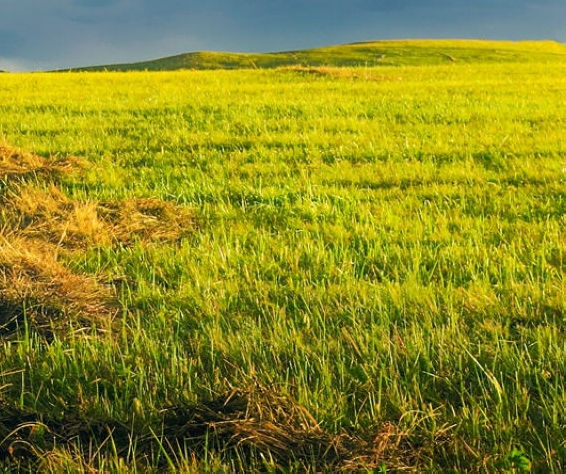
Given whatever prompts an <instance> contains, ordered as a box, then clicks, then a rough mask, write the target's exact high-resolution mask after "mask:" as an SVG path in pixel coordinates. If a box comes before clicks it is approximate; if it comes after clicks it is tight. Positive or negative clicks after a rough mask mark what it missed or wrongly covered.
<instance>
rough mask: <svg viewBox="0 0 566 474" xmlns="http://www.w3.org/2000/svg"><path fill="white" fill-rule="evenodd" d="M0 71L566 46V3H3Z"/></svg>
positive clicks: (47, 0) (57, 0)
mask: <svg viewBox="0 0 566 474" xmlns="http://www.w3.org/2000/svg"><path fill="white" fill-rule="evenodd" d="M0 6H1V12H2V13H1V15H0V69H7V70H12V71H18V70H23V71H29V70H44V69H56V68H67V67H75V66H88V65H95V64H109V63H115V62H131V61H139V60H146V59H154V58H158V57H163V56H169V55H173V54H178V53H183V52H190V51H201V50H209V51H210V50H216V51H246V52H264V51H285V50H290V49H302V48H309V47H316V46H325V45H330V44H340V43H349V42H355V41H369V40H378V39H401V38H485V39H510V40H521V39H553V40H557V41H561V42H566V0H539V1H536V0H201V1H196V0H0Z"/></svg>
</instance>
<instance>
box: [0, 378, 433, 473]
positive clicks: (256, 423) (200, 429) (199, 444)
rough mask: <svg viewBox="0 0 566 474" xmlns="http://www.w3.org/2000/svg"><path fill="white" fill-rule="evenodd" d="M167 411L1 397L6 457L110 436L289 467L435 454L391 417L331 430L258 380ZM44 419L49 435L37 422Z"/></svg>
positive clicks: (360, 466)
mask: <svg viewBox="0 0 566 474" xmlns="http://www.w3.org/2000/svg"><path fill="white" fill-rule="evenodd" d="M160 413H161V418H160V419H154V420H153V422H152V425H153V424H155V426H152V425H150V424H145V423H141V424H140V423H133V420H132V425H131V426H128V425H125V424H123V423H120V422H117V421H112V420H97V419H89V421H88V423H85V421H84V420H83V419H82V418H81V417H80V416H77V415H73V414H70V413H67V414H66V415H65V416H64V418H63V419H57V420H55V419H54V420H50V419H48V418H43V419H40V418H39V417H38V416H37V415H36V416H34V415H33V413H29V412H28V413H23V412H20V411H19V410H17V409H14V408H11V407H10V408H9V407H6V406H2V404H1V403H0V440H2V439H3V441H2V442H1V443H0V458H2V457H4V459H6V458H10V457H11V456H12V457H13V456H15V455H17V456H19V458H20V459H26V458H28V459H31V460H33V458H34V457H40V458H41V457H42V456H43V457H44V456H46V455H48V454H49V452H50V451H51V450H52V449H54V448H55V446H57V447H58V448H59V449H61V448H63V449H66V450H68V451H69V452H77V443H79V444H80V445H82V446H91V447H92V446H99V445H101V444H104V443H107V442H108V438H109V437H111V439H112V441H111V443H109V444H111V445H112V449H113V453H117V454H118V455H120V456H125V455H126V454H127V453H128V452H130V451H131V449H132V445H135V446H136V449H137V450H138V452H141V453H143V454H144V455H148V454H151V453H153V454H156V453H160V452H162V451H163V450H165V451H166V452H167V455H168V456H169V457H170V459H177V456H178V455H179V453H183V452H184V453H186V452H187V451H188V452H190V453H191V454H192V455H193V456H194V457H195V458H205V457H206V456H207V454H210V452H211V451H216V452H217V453H219V454H221V455H223V454H229V453H232V454H233V455H235V456H236V457H238V458H240V459H247V462H250V463H251V464H253V462H254V460H255V461H256V462H257V461H260V462H261V460H269V462H270V463H272V464H274V465H275V466H276V467H277V468H278V469H280V470H281V471H282V472H285V470H286V469H288V468H289V466H291V465H295V466H297V465H298V466H302V467H303V468H304V469H305V471H306V470H309V469H312V468H313V467H316V468H317V469H318V470H320V471H321V472H367V471H368V470H373V469H375V470H377V469H380V468H381V467H382V466H387V468H388V469H394V470H395V472H399V471H410V472H418V471H419V470H418V466H419V464H421V465H422V466H423V467H424V466H426V459H427V455H430V454H431V452H430V450H429V448H430V447H427V446H426V445H425V444H424V443H422V440H420V446H419V445H418V444H416V443H414V441H415V440H416V437H415V436H414V435H413V436H409V434H408V433H403V432H402V431H401V430H400V429H399V428H398V427H397V426H396V425H394V424H393V423H383V424H382V425H381V427H380V430H379V433H378V434H377V436H376V437H375V438H373V439H371V438H362V437H360V436H356V435H352V434H348V433H342V434H338V435H334V434H331V433H329V432H327V431H325V430H323V429H322V428H321V427H320V425H319V424H318V423H317V422H316V421H315V420H314V418H313V417H312V415H311V414H310V413H309V412H308V411H307V410H306V409H305V408H304V407H302V406H300V405H298V404H297V403H296V402H294V401H292V400H291V399H289V398H288V397H286V396H283V395H281V394H279V393H277V392H276V391H273V390H269V389H264V388H258V387H256V388H253V389H250V390H248V391H241V390H233V391H231V392H228V393H226V394H223V395H222V396H219V397H218V398H216V399H214V400H211V401H208V402H202V403H198V404H196V405H194V406H176V407H166V408H164V409H163V410H161V412H160ZM38 425H41V427H42V428H43V429H42V430H41V432H42V433H43V434H40V430H37V429H34V427H35V426H38ZM410 438H412V439H413V441H410V440H409V439H410ZM417 443H419V440H417ZM433 443H434V441H433ZM40 447H41V448H40ZM421 451H422V453H421ZM79 455H80V454H79ZM91 467H93V468H95V466H91ZM309 472H310V471H309Z"/></svg>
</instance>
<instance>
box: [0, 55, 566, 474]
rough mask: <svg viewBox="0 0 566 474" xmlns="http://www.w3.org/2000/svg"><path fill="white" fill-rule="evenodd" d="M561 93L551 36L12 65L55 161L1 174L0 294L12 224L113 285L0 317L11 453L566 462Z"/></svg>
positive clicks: (7, 96)
mask: <svg viewBox="0 0 566 474" xmlns="http://www.w3.org/2000/svg"><path fill="white" fill-rule="evenodd" d="M360 47H363V46H360ZM431 54H432V53H431ZM450 54H452V53H450ZM565 91H566V64H564V63H563V62H562V61H561V60H555V61H554V62H549V61H547V58H546V57H544V55H543V60H542V62H533V61H531V62H528V63H522V62H518V63H511V64H495V63H494V64H474V65H469V64H468V65H467V64H462V61H459V62H455V63H453V62H450V64H446V65H432V66H411V67H391V68H381V67H375V68H373V67H367V68H365V67H364V68H346V69H335V68H328V67H327V68H312V67H292V68H286V69H275V70H249V71H215V72H207V71H187V72H168V73H142V72H139V73H131V74H113V73H100V74H99V73H91V74H85V73H78V74H10V75H6V76H5V77H3V78H2V83H1V85H0V104H1V105H0V107H1V112H2V113H1V115H0V135H1V136H2V137H3V139H4V140H5V146H4V148H5V149H7V148H9V147H16V148H10V149H11V150H12V156H13V154H14V153H16V151H14V150H20V151H17V153H20V154H22V156H28V157H29V156H34V157H36V158H35V159H30V160H29V162H30V163H38V162H39V163H44V164H42V165H41V166H40V167H36V168H34V170H31V172H29V173H23V172H22V173H20V174H18V175H15V174H13V172H8V171H5V172H4V173H3V175H2V176H0V198H1V199H2V206H3V207H2V214H1V219H2V221H1V222H2V225H0V228H2V232H1V233H0V239H1V240H0V249H1V250H2V251H3V253H2V254H0V270H1V271H2V275H3V276H4V280H3V281H4V283H2V280H1V279H0V285H2V286H0V308H2V307H3V305H6V302H7V301H9V302H10V305H11V306H10V308H11V309H12V310H14V300H15V297H14V292H11V291H10V290H11V288H12V287H11V285H10V281H11V280H10V275H14V274H17V275H19V276H20V279H22V278H24V277H25V276H26V275H29V271H27V273H26V272H20V273H14V272H15V271H16V270H17V269H18V268H20V267H22V262H26V261H28V260H26V259H24V258H23V257H22V254H23V252H24V250H23V249H22V248H21V245H20V247H17V246H16V244H15V242H16V241H15V240H14V239H15V238H16V237H18V238H20V239H24V238H25V239H32V238H33V239H36V240H34V241H33V242H32V243H28V244H26V245H27V248H26V249H25V251H26V252H36V257H37V255H43V257H42V258H43V259H44V260H42V261H43V262H50V263H49V265H51V267H53V268H59V269H60V270H58V271H59V273H57V274H58V275H59V274H62V272H63V271H64V272H66V274H68V275H70V276H69V277H68V278H69V279H70V281H75V280H73V278H77V279H78V278H82V279H87V280H88V281H90V282H91V283H93V284H96V285H97V288H100V289H102V290H104V291H105V292H106V293H104V294H108V292H111V293H112V297H113V298H115V299H117V300H118V304H119V306H118V308H117V312H116V314H114V315H113V316H112V318H113V319H112V324H111V325H110V326H107V327H106V326H103V327H102V328H101V327H99V326H100V324H98V325H97V322H96V319H94V320H93V319H92V318H91V319H88V321H84V318H83V319H81V317H80V316H81V315H80V314H78V315H77V312H78V313H80V311H81V308H80V307H79V306H76V305H73V304H69V303H66V301H67V300H66V299H65V298H62V297H61V298H59V299H58V300H57V301H59V303H58V304H59V307H57V308H54V309H53V308H51V306H50V308H51V310H50V311H48V312H47V313H45V312H44V314H43V316H45V317H47V321H48V322H49V321H51V323H50V324H51V326H52V330H51V331H48V332H46V331H45V319H42V320H41V321H42V324H41V326H38V325H36V324H35V322H36V321H37V320H38V316H37V311H41V301H37V299H38V296H37V293H38V292H39V291H40V290H41V288H39V289H38V287H33V290H34V291H35V293H33V295H32V296H33V298H30V297H29V294H27V293H26V292H25V291H24V292H20V305H21V311H20V312H19V313H18V314H16V315H13V318H12V319H11V320H10V321H5V322H2V321H0V330H1V331H2V336H1V337H2V340H1V350H2V357H1V358H0V375H1V377H0V387H1V392H0V435H1V436H0V455H1V458H2V460H3V463H4V464H3V466H4V468H5V470H9V469H14V468H15V467H19V469H20V470H24V469H29V470H31V471H33V472H37V471H38V470H40V471H45V472H92V470H93V469H98V470H100V471H111V472H146V471H149V472H157V471H159V470H169V471H178V472H235V471H236V472H237V471H240V472H241V471H245V472H253V471H267V472H275V471H277V470H282V471H285V472H305V471H307V472H320V471H328V472H335V471H339V470H343V471H355V472H359V471H361V472H365V471H372V470H373V471H374V472H399V471H409V472H526V471H528V470H531V471H533V472H545V473H547V472H548V473H560V472H563V471H564V469H565V465H564V459H566V445H565V442H564V440H565V439H566V425H565V422H564V413H565V412H566V398H565V396H564V394H565V393H566V384H565V378H564V374H565V373H566V357H565V356H566V354H565V352H566V346H565V343H564V341H565V334H564V328H565V327H566V319H565V310H566V299H565V298H564V294H565V291H566V283H565V279H564V274H565V271H566V246H565V245H566V244H565V243H566V239H565V237H566V235H565V232H566V231H565V229H566V227H565V224H566V217H565V216H566V191H565V190H566V173H565V168H566V141H565V135H564V125H565V122H566V112H565V110H566V107H565V106H566V102H565V97H566V95H565ZM8 144H9V145H8ZM26 153H28V155H26ZM30 154H34V155H30ZM41 157H45V158H41ZM69 157H80V160H79V161H82V160H86V161H87V163H88V166H81V167H80V169H79V168H78V167H77V169H76V170H70V171H71V172H69V173H51V172H50V173H46V172H43V171H42V170H51V169H53V167H54V166H55V163H61V160H63V162H64V163H67V162H71V163H73V162H76V160H74V159H71V158H69ZM8 160H9V158H8V157H5V158H4V161H5V162H7V163H8ZM42 160H46V161H42ZM8 165H10V166H8ZM8 165H5V167H4V169H6V170H8V169H13V168H14V166H13V164H11V163H8ZM30 166H31V165H30ZM34 166H35V165H34ZM0 169H2V168H0ZM34 193H35V194H34ZM30 195H31V196H40V197H39V198H36V201H41V202H42V201H43V199H44V198H42V197H41V196H47V195H54V196H61V197H60V198H59V199H60V200H63V201H64V202H66V203H67V205H66V206H63V208H60V207H58V206H59V205H57V206H55V208H54V209H55V210H54V211H52V212H51V213H50V214H45V213H39V214H38V213H35V212H34V213H31V211H29V212H28V216H31V217H28V218H27V219H25V218H24V217H25V216H23V217H21V216H20V217H21V219H18V218H17V217H14V209H20V208H18V207H16V206H15V204H14V203H15V202H21V201H22V200H23V196H30ZM144 199H152V200H157V201H158V202H163V203H168V204H169V205H170V206H175V208H176V209H178V211H177V214H182V213H185V214H186V215H188V216H191V218H190V220H189V221H188V223H187V228H188V230H189V232H187V233H186V234H185V235H182V237H181V238H180V239H177V238H175V239H169V240H167V239H165V240H163V239H161V240H160V239H157V240H152V239H151V238H148V239H145V238H143V235H144V234H143V233H142V234H139V235H137V237H136V236H134V238H132V239H128V240H116V239H114V240H113V239H111V238H110V239H109V240H108V239H106V238H105V239H99V240H96V238H95V237H96V235H98V231H97V229H98V227H96V226H94V227H92V226H91V227H90V231H89V230H88V229H89V228H88V227H86V226H82V227H81V226H79V225H78V224H77V225H75V227H74V228H80V229H83V231H82V232H83V233H82V234H81V235H83V238H84V239H86V240H85V241H86V242H89V244H88V245H87V246H86V247H84V248H83V247H81V248H79V249H77V248H76V247H73V246H72V245H70V244H69V243H68V242H69V240H67V236H68V235H69V232H68V231H66V230H65V229H67V228H69V227H68V226H65V225H64V224H65V221H64V220H65V219H68V217H64V216H65V214H63V210H61V209H67V210H68V211H69V212H71V213H74V214H72V215H74V216H75V217H73V219H74V220H72V222H75V223H77V222H81V221H80V219H79V217H80V216H79V217H77V212H76V211H75V210H74V209H84V208H85V207H88V208H89V209H91V211H92V209H94V210H95V213H94V214H92V212H91V213H90V214H88V215H89V216H91V217H89V219H91V220H92V219H98V220H100V221H104V219H103V217H104V215H106V214H103V213H102V214H101V212H102V211H101V210H100V209H101V208H100V206H103V205H104V203H115V204H113V205H114V206H115V207H116V206H118V204H117V203H122V202H128V200H130V202H131V200H144ZM29 201H32V202H33V199H29V198H28V199H27V201H26V202H29ZM89 206H90V207H89ZM97 206H98V207H97ZM106 206H108V204H106ZM97 209H98V211H97ZM79 214H80V213H79ZM80 215H84V214H80ZM144 215H145V216H146V217H145V218H144V219H145V220H144V221H143V222H145V223H152V222H153V223H155V219H157V217H156V216H154V219H153V220H152V218H151V216H150V215H149V214H147V213H146V214H144ZM67 216H68V214H67ZM93 216H94V217H93ZM161 218H162V219H165V220H163V221H160V222H164V224H165V225H166V223H167V219H173V218H172V217H171V215H170V214H168V215H167V216H165V217H161ZM62 219H63V222H61V220H62ZM30 222H31V224H30ZM97 222H98V221H97ZM104 222H106V221H104ZM16 223H17V226H16ZM144 225H145V224H144ZM46 226H48V227H46ZM158 228H159V227H158ZM18 229H19V230H18ZM35 229H49V231H48V232H46V233H45V234H43V237H41V234H40V235H39V236H38V234H37V233H34V232H35ZM85 229H86V230H85ZM140 229H143V227H141V228H140ZM14 232H15V233H16V237H14V235H13V234H14ZM26 232H27V233H26ZM58 232H59V233H60V238H57V236H58V234H57V233H58ZM89 232H90V233H89ZM45 236H47V237H48V241H47V242H48V243H45V242H46V241H45V239H46V238H47V237H45ZM40 237H41V239H44V240H41V242H44V243H43V244H41V245H40V244H38V241H37V239H38V238H40ZM19 242H21V240H20V241H19ZM26 242H28V241H26ZM38 245H39V247H38ZM53 246H55V247H53ZM38 248H39V249H42V250H37V249H38ZM9 249H12V250H13V249H16V250H18V249H19V252H20V253H17V252H16V254H15V256H14V252H13V251H12V253H9V252H8V250H9ZM38 252H39V253H38ZM41 252H44V253H41ZM46 252H47V253H46ZM2 255H4V257H2ZM5 255H11V257H10V258H11V260H8V257H6V256H5ZM25 255H28V254H25ZM2 259H3V260H2ZM35 261H37V259H36V260H35ZM7 262H8V263H7ZM14 262H16V263H18V264H19V265H20V266H19V267H18V266H17V265H16V264H15V263H14ZM45 266H46V264H45V263H44V264H43V265H41V264H40V267H45ZM51 267H50V268H51ZM25 268H27V267H25ZM14 269H16V270H14ZM33 269H35V270H34V271H35V272H36V273H35V274H40V273H37V272H39V270H38V269H37V266H36V267H33ZM10 272H11V273H10ZM32 281H33V279H32ZM81 281H82V280H81ZM58 288H59V290H57V291H63V290H62V288H64V287H63V286H62V285H60V286H59V287H58ZM49 290H50V291H54V290H53V288H49ZM45 294H46V295H49V294H50V293H49V292H48V291H47V290H46V292H45ZM8 298H10V299H8ZM61 301H62V303H61ZM71 303H72V302H71ZM38 304H39V308H38ZM34 311H35V312H34ZM99 329H103V331H100V330H99Z"/></svg>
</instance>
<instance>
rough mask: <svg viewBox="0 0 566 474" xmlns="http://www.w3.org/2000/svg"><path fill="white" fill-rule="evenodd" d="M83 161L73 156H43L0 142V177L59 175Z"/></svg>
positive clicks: (78, 166) (79, 167) (73, 169)
mask: <svg viewBox="0 0 566 474" xmlns="http://www.w3.org/2000/svg"><path fill="white" fill-rule="evenodd" d="M83 166H84V162H83V161H82V160H81V159H79V158H77V157H74V156H67V157H57V156H55V157H50V158H45V157H43V156H40V155H36V154H34V153H28V152H25V151H23V150H20V149H19V148H16V147H13V146H11V145H8V144H6V143H5V142H1V143H0V179H3V180H6V179H12V178H16V179H25V178H27V177H30V176H40V177H44V178H45V177H51V178H52V177H59V176H61V175H64V174H68V173H70V172H72V171H75V170H77V169H81V168H82V167H83Z"/></svg>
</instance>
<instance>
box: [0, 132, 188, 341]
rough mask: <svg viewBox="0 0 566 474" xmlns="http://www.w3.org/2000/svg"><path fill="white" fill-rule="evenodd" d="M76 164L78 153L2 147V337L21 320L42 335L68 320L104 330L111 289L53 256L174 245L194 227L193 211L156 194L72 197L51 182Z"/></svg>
mask: <svg viewBox="0 0 566 474" xmlns="http://www.w3.org/2000/svg"><path fill="white" fill-rule="evenodd" d="M82 166H83V165H82V162H81V160H79V159H78V158H72V157H71V158H58V157H53V158H44V157H41V156H38V155H34V154H31V153H27V152H23V151H21V150H18V149H17V148H14V147H11V146H9V145H6V144H4V143H3V144H0V180H3V184H4V186H3V187H0V313H1V314H2V316H1V317H0V336H4V337H6V336H7V335H12V334H14V331H15V330H16V329H17V328H18V327H23V325H24V317H27V318H28V323H31V324H32V325H33V327H34V329H36V330H38V331H40V332H41V333H43V334H46V335H47V334H51V333H52V331H53V330H57V329H62V328H65V327H68V326H69V324H72V325H74V326H77V325H78V326H79V327H86V328H92V327H96V328H97V329H104V330H107V329H110V327H111V322H112V321H113V320H114V318H115V316H116V314H117V313H118V312H119V311H120V304H119V301H118V298H117V297H116V295H115V291H114V289H113V288H112V287H111V286H110V285H108V284H104V283H103V281H104V279H102V278H98V277H96V276H92V275H82V274H75V273H73V272H71V271H70V270H68V269H67V268H65V267H64V266H63V265H62V264H61V263H60V258H59V257H60V256H61V255H64V256H65V257H66V258H72V257H73V256H75V255H76V254H77V253H80V252H84V251H85V250H87V249H90V248H97V247H98V248H100V247H108V246H110V247H118V246H128V245H132V244H134V243H135V242H139V243H141V244H142V245H149V244H151V243H153V242H171V243H175V242H178V241H180V240H181V239H182V238H183V237H184V236H185V235H187V234H188V233H190V232H192V231H193V230H194V228H195V225H194V222H195V220H194V216H193V214H192V212H190V211H189V210H187V209H183V208H181V207H179V206H177V205H175V204H173V203H168V202H164V201H161V200H159V199H153V198H146V199H126V200H123V201H105V202H99V201H94V200H88V201H77V200H73V199H70V198H69V197H67V196H66V195H65V194H64V193H63V192H62V190H61V188H60V187H59V186H58V185H57V181H58V180H59V179H60V178H61V177H62V176H63V175H70V174H72V173H74V172H76V171H77V170H78V169H80V168H81V167H82ZM32 178H33V179H32ZM38 178H41V180H38ZM106 280H108V278H107V279H106Z"/></svg>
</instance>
